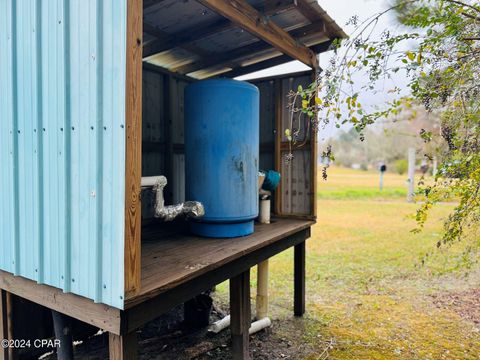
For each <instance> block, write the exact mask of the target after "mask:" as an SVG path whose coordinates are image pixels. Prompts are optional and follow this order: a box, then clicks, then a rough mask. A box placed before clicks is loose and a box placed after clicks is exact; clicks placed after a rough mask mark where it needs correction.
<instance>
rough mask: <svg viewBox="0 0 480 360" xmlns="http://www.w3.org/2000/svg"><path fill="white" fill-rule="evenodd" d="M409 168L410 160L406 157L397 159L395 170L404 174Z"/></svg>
mask: <svg viewBox="0 0 480 360" xmlns="http://www.w3.org/2000/svg"><path fill="white" fill-rule="evenodd" d="M407 170H408V161H407V160H406V159H399V160H397V161H395V171H396V172H397V173H398V174H399V175H403V174H405V173H406V172H407Z"/></svg>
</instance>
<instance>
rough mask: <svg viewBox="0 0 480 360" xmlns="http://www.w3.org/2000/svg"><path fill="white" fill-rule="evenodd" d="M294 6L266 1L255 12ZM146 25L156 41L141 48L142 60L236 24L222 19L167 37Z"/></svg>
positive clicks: (267, 12) (288, 0)
mask: <svg viewBox="0 0 480 360" xmlns="http://www.w3.org/2000/svg"><path fill="white" fill-rule="evenodd" d="M156 3H157V2H156ZM295 6H296V3H295V1H294V0H275V4H273V1H267V3H266V4H265V6H264V7H263V8H262V9H257V10H259V11H261V13H262V15H264V16H273V15H277V14H280V13H282V12H284V11H288V10H290V9H293V8H295ZM146 25H147V26H144V32H146V33H148V34H150V35H154V36H155V37H157V39H156V40H153V41H151V42H149V43H147V44H145V45H144V46H143V57H144V58H146V57H149V56H153V55H155V54H158V53H161V52H162V51H167V50H169V49H172V48H175V47H184V46H185V45H188V44H190V43H193V42H195V41H198V40H201V39H204V38H207V37H209V36H211V35H214V34H218V33H220V32H223V31H225V30H229V29H231V28H234V27H235V26H236V24H234V23H232V22H231V21H230V20H227V19H222V20H219V21H217V22H215V23H213V24H208V25H204V24H202V25H200V26H197V27H194V28H192V29H189V30H188V31H181V32H179V33H177V34H172V35H168V34H167V33H165V32H161V33H159V30H158V29H157V28H155V27H152V26H148V24H146ZM159 35H160V36H159Z"/></svg>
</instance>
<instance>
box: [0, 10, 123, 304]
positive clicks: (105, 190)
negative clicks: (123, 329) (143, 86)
mask: <svg viewBox="0 0 480 360" xmlns="http://www.w3.org/2000/svg"><path fill="white" fill-rule="evenodd" d="M0 7H1V8H0V10H1V11H0V20H1V23H0V28H1V30H2V31H1V33H0V44H1V48H2V49H7V51H2V52H1V53H0V64H1V65H0V104H1V106H0V115H1V121H0V127H1V131H0V159H1V161H0V162H1V164H2V172H1V175H0V198H1V199H2V201H1V204H0V219H1V221H2V223H1V229H0V236H1V238H0V249H1V250H2V254H0V268H1V269H2V270H5V271H9V272H14V273H15V274H16V275H20V276H23V277H26V278H29V279H32V280H35V281H37V282H39V283H45V284H48V285H51V286H55V287H58V288H61V289H63V290H64V291H66V292H70V291H71V292H73V293H75V294H78V295H81V296H85V297H87V298H90V299H93V300H95V301H96V302H103V303H106V304H109V305H112V306H116V307H119V308H122V307H123V296H124V279H123V274H124V271H123V266H124V265H123V258H124V257H123V251H124V191H125V189H124V187H125V68H126V65H125V64H126V48H125V47H126V45H125V43H126V2H125V1H121V2H119V1H117V0H104V1H96V0H88V1H79V0H52V1H14V0H4V1H1V2H0Z"/></svg>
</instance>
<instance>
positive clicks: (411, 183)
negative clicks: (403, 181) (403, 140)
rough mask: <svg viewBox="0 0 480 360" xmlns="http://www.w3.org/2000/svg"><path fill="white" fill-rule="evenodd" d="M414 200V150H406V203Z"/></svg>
mask: <svg viewBox="0 0 480 360" xmlns="http://www.w3.org/2000/svg"><path fill="white" fill-rule="evenodd" d="M414 200H415V149H414V148H409V149H408V193H407V201H408V202H413V201H414Z"/></svg>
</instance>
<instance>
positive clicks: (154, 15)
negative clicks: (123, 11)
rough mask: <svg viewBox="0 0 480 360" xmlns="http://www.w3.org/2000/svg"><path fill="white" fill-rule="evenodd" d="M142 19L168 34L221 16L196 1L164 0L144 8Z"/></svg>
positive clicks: (219, 18)
mask: <svg viewBox="0 0 480 360" xmlns="http://www.w3.org/2000/svg"><path fill="white" fill-rule="evenodd" d="M143 18H144V21H145V22H146V23H148V24H152V25H155V26H157V27H158V29H159V30H161V31H164V32H166V33H169V34H175V33H179V32H181V31H184V30H186V31H188V30H189V29H191V28H194V27H196V26H198V25H201V24H205V25H208V24H210V23H213V22H215V21H217V20H221V19H222V17H221V16H220V15H218V14H217V13H216V12H214V11H212V10H210V9H209V8H206V7H205V6H203V5H201V4H199V3H198V2H196V1H191V0H190V1H179V0H165V1H161V2H159V3H158V4H156V5H153V6H150V7H148V8H146V9H145V10H144V13H143Z"/></svg>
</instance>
